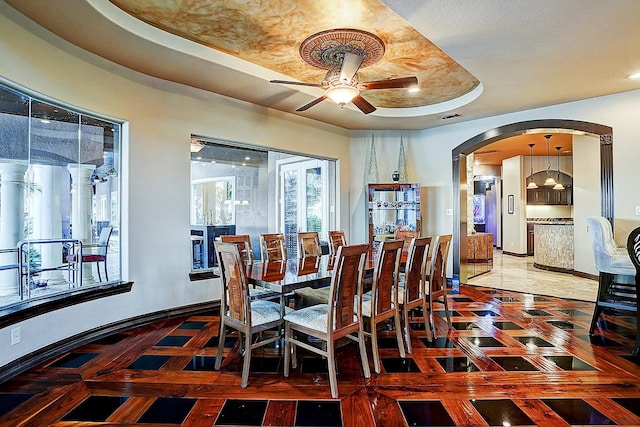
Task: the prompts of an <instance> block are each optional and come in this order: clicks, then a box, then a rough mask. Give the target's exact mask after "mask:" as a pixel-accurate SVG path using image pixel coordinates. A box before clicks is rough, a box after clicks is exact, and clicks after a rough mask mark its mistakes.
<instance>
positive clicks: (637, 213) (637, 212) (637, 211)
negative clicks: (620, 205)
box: [636, 206, 640, 215]
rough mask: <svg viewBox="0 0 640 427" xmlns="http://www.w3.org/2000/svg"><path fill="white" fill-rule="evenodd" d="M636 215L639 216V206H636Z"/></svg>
mask: <svg viewBox="0 0 640 427" xmlns="http://www.w3.org/2000/svg"><path fill="white" fill-rule="evenodd" d="M636 215H640V206H636Z"/></svg>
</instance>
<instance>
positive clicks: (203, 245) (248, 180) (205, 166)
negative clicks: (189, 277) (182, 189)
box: [191, 137, 336, 270]
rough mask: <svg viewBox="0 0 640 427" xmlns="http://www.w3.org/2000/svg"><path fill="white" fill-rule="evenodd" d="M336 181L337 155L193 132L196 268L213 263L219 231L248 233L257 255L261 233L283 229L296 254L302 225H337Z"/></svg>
mask: <svg viewBox="0 0 640 427" xmlns="http://www.w3.org/2000/svg"><path fill="white" fill-rule="evenodd" d="M335 186H336V180H335V160H330V159H316V158H311V157H307V156H301V155H298V154H292V153H285V152H279V151H274V150H264V149H259V148H257V147H253V146H247V145H245V144H242V145H240V144H234V143H230V142H227V141H219V140H210V139H207V138H201V137H193V138H192V141H191V245H192V269H194V270H197V269H206V268H210V267H213V266H214V264H215V257H214V255H213V243H214V242H215V241H216V238H218V237H219V236H220V235H221V234H248V235H250V236H251V243H252V246H253V251H254V258H255V259H256V260H259V259H260V244H259V238H260V234H262V233H274V232H281V233H284V234H285V239H286V241H287V251H288V254H289V256H290V257H296V256H297V245H296V242H297V233H298V231H318V233H319V234H320V237H321V239H323V240H324V237H325V236H326V232H327V231H328V230H330V229H332V228H334V227H335V226H336V219H335V194H336V191H335Z"/></svg>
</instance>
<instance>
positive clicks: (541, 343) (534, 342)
mask: <svg viewBox="0 0 640 427" xmlns="http://www.w3.org/2000/svg"><path fill="white" fill-rule="evenodd" d="M515 339H516V340H518V341H520V342H521V343H522V344H524V345H526V346H527V347H553V344H551V343H549V342H548V341H545V340H543V339H542V338H540V337H515Z"/></svg>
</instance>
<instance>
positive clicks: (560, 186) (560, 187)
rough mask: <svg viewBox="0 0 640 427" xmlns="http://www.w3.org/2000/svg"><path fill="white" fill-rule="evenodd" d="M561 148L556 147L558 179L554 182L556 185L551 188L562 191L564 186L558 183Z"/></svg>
mask: <svg viewBox="0 0 640 427" xmlns="http://www.w3.org/2000/svg"><path fill="white" fill-rule="evenodd" d="M561 149H562V147H556V150H558V179H557V180H556V185H554V186H553V189H554V190H564V185H562V183H561V182H560V150H561Z"/></svg>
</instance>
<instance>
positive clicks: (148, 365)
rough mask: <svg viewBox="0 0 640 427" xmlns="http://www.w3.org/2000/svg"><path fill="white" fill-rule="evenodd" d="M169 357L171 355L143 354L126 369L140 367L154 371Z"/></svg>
mask: <svg viewBox="0 0 640 427" xmlns="http://www.w3.org/2000/svg"><path fill="white" fill-rule="evenodd" d="M169 359H171V356H156V355H151V354H144V355H142V356H140V357H138V358H137V359H136V360H135V361H134V362H133V363H132V364H130V365H129V366H128V367H127V369H140V370H149V371H155V370H158V369H160V368H162V365H164V364H165V363H167V362H168V361H169Z"/></svg>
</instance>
